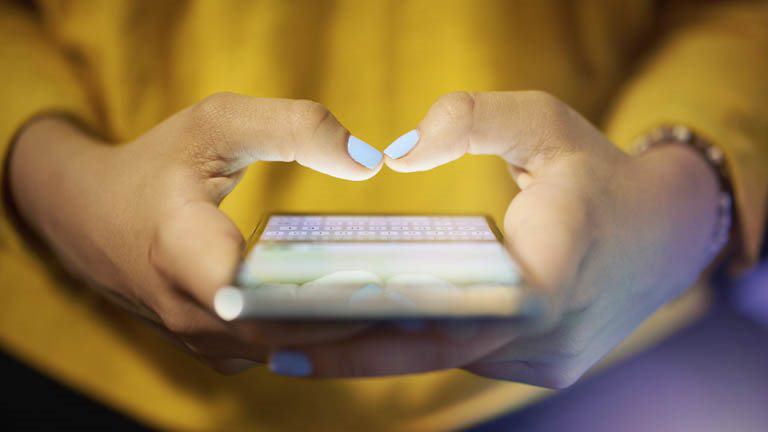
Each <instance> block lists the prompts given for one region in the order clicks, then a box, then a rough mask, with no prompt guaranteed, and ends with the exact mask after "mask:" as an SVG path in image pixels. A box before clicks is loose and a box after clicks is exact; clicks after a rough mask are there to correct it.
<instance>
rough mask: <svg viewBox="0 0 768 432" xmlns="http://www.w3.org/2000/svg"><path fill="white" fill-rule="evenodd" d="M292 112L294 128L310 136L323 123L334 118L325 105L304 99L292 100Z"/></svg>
mask: <svg viewBox="0 0 768 432" xmlns="http://www.w3.org/2000/svg"><path fill="white" fill-rule="evenodd" d="M293 113H294V121H295V126H296V130H299V131H304V133H306V134H308V135H309V136H312V135H313V134H314V132H315V131H316V130H317V129H319V128H320V127H321V126H322V125H323V124H324V123H326V122H328V121H329V120H331V119H334V117H333V115H332V114H331V111H330V110H328V108H326V107H325V105H323V104H321V103H319V102H315V101H311V100H306V99H299V100H296V101H294V102H293Z"/></svg>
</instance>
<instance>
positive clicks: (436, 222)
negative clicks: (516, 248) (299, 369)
mask: <svg viewBox="0 0 768 432" xmlns="http://www.w3.org/2000/svg"><path fill="white" fill-rule="evenodd" d="M249 243H250V246H249V249H248V251H247V253H246V256H245V258H244V260H243V263H242V266H241V268H240V271H239V274H238V276H237V280H236V285H237V287H231V288H224V289H222V290H220V291H219V293H218V294H217V296H216V301H215V304H216V309H217V312H219V315H220V316H222V318H225V319H242V318H265V319H272V318H288V319H290V318H296V319H315V318H364V319H365V318H404V317H422V318H429V317H466V316H510V315H515V314H516V313H518V312H519V310H520V307H521V304H522V301H523V295H522V289H521V286H520V282H521V281H520V274H519V272H518V269H517V267H516V266H515V263H514V262H513V260H512V258H511V257H510V255H509V254H508V252H507V250H506V248H505V247H504V246H503V244H502V241H501V236H500V234H499V231H498V229H497V228H496V227H495V225H494V224H493V222H492V220H491V219H490V218H488V217H486V216H482V215H450V216H448V215H409V216H400V215H316V214H273V215H270V216H269V217H268V219H267V220H266V223H265V224H264V225H263V227H262V229H261V230H260V231H258V232H257V233H255V234H254V237H253V238H252V239H251V241H250V242H249Z"/></svg>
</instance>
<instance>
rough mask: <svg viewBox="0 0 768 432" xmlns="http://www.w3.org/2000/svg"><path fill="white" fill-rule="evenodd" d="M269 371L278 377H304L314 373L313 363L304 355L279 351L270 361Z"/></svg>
mask: <svg viewBox="0 0 768 432" xmlns="http://www.w3.org/2000/svg"><path fill="white" fill-rule="evenodd" d="M269 369H270V370H271V371H272V372H274V373H276V374H278V375H284V376H292V377H304V376H308V375H310V374H311V373H312V363H310V362H309V359H308V358H307V356H306V354H304V353H301V352H298V351H278V352H276V353H274V354H273V355H272V358H270V359H269Z"/></svg>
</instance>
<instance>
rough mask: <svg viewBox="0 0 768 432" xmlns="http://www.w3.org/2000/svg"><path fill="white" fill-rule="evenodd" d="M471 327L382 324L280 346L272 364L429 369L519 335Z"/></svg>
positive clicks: (336, 371) (342, 369) (310, 372)
mask: <svg viewBox="0 0 768 432" xmlns="http://www.w3.org/2000/svg"><path fill="white" fill-rule="evenodd" d="M470 326H471V329H470V330H468V331H464V329H461V328H460V327H461V326H460V323H459V325H454V327H453V328H451V329H450V330H449V331H446V329H445V328H443V329H440V328H439V327H434V326H433V327H432V328H430V329H429V330H426V331H424V332H421V333H417V334H414V333H413V332H402V331H396V330H393V329H392V328H389V327H387V328H377V329H374V330H371V331H369V332H365V333H361V334H359V335H357V336H355V337H353V338H350V339H346V340H343V341H339V342H334V343H328V344H322V345H313V346H308V347H301V348H300V349H293V350H292V349H285V350H279V351H275V352H273V353H272V354H271V356H270V362H269V365H270V368H271V370H272V371H273V372H275V373H278V374H281V375H289V376H313V377H323V378H339V377H373V376H385V375H400V374H410V373H419V372H428V371H435V370H441V369H448V368H454V367H460V366H462V365H465V364H469V363H471V362H472V361H474V360H476V359H478V358H480V357H482V356H483V355H485V354H487V353H489V352H492V351H494V350H496V349H498V348H499V347H500V346H502V345H503V344H505V343H506V342H507V341H508V340H509V339H510V338H512V337H514V335H515V334H516V333H515V331H514V329H505V331H504V332H499V331H493V330H492V329H490V327H487V326H476V324H471V325H470ZM470 333H471V337H470V336H469V334H470Z"/></svg>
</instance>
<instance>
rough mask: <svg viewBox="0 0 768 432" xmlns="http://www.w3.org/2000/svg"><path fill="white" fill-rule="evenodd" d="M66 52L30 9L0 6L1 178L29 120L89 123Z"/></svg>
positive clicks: (4, 225) (8, 234)
mask: <svg viewBox="0 0 768 432" xmlns="http://www.w3.org/2000/svg"><path fill="white" fill-rule="evenodd" d="M62 52H63V50H59V49H58V48H57V47H56V45H55V43H54V40H53V39H52V38H51V37H50V36H49V35H48V34H46V32H45V31H44V29H43V26H42V24H41V23H40V22H39V21H38V20H37V18H36V16H35V14H34V10H33V9H32V8H26V7H24V6H23V5H22V4H21V2H9V1H2V0H0V65H2V67H0V95H2V100H0V155H1V156H2V163H1V164H0V178H2V181H3V183H5V182H6V179H7V176H6V173H5V170H6V168H7V163H6V162H7V158H8V155H9V150H10V148H11V144H12V141H13V139H14V137H15V135H16V134H17V132H18V131H19V129H20V128H21V127H22V126H23V125H24V123H25V122H26V121H28V120H29V119H30V118H32V117H34V116H36V115H38V114H41V113H46V112H57V113H65V114H67V115H71V116H73V117H76V118H78V119H80V120H82V121H84V122H88V121H89V120H90V119H91V116H92V114H91V111H90V110H89V108H88V101H87V97H86V92H85V91H84V89H83V88H82V86H81V84H80V83H79V82H78V78H77V76H76V73H75V71H74V69H73V67H72V66H71V65H70V64H69V62H68V61H67V59H66V58H65V56H64V55H63V54H62ZM6 186H7V185H5V184H4V185H3V188H2V197H1V198H2V202H3V210H2V212H3V214H2V217H0V230H1V231H0V247H3V248H6V247H9V244H10V243H11V242H13V240H12V238H15V237H16V235H15V232H14V230H13V228H12V227H11V225H10V223H9V214H8V207H7V203H8V202H10V201H9V198H10V197H8V196H7V191H8V188H7V187H6Z"/></svg>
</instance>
